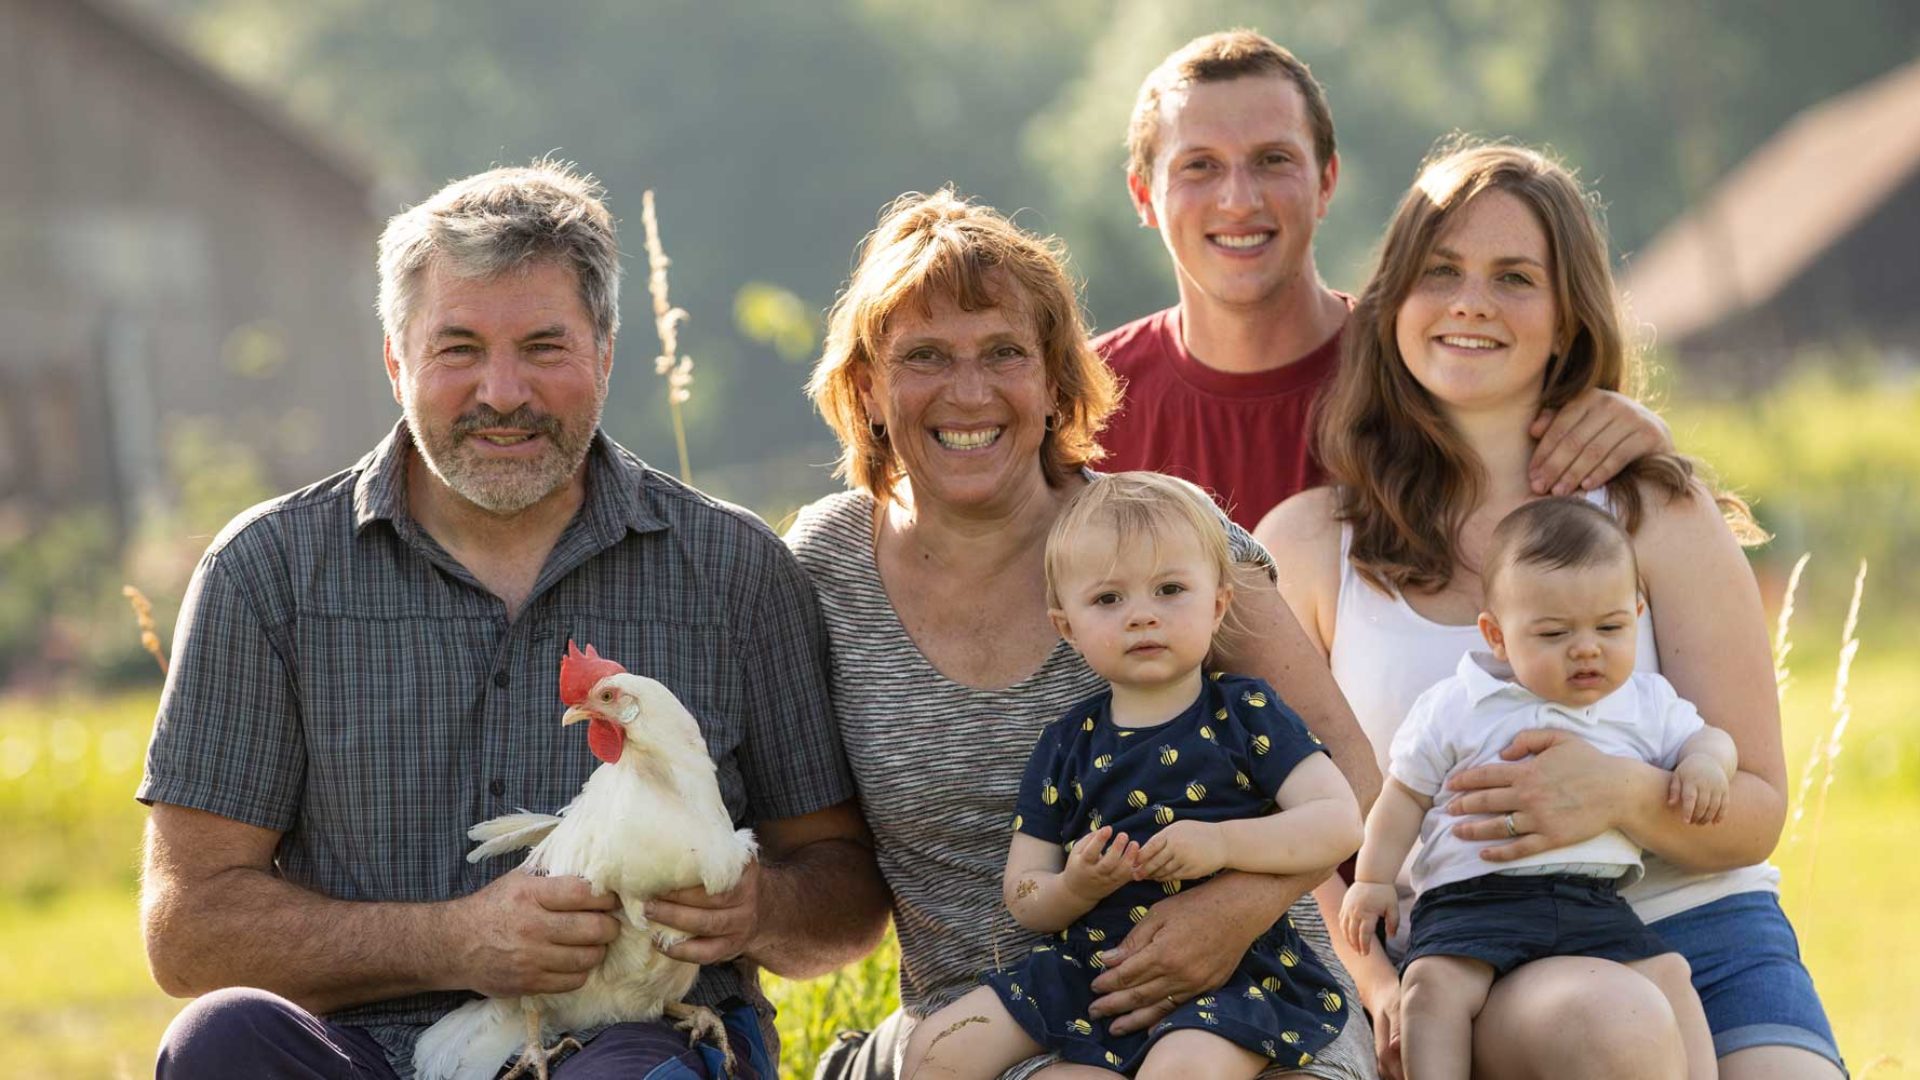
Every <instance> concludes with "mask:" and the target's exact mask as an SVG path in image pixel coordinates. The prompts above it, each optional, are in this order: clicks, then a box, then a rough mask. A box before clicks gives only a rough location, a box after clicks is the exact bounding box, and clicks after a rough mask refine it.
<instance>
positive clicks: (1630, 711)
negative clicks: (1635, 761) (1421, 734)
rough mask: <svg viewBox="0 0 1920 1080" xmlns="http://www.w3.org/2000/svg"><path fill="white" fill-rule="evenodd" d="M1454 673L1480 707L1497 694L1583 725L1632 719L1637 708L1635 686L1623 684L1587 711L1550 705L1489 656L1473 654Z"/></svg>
mask: <svg viewBox="0 0 1920 1080" xmlns="http://www.w3.org/2000/svg"><path fill="white" fill-rule="evenodd" d="M1454 673H1455V674H1457V675H1459V676H1460V679H1461V681H1462V682H1464V683H1466V686H1467V696H1468V698H1469V699H1470V700H1471V701H1472V702H1473V704H1475V705H1478V704H1480V703H1481V702H1483V701H1485V700H1487V699H1488V698H1491V697H1494V696H1495V695H1498V694H1507V695H1509V696H1511V697H1512V698H1514V700H1516V701H1519V702H1523V703H1528V704H1533V705H1538V706H1539V707H1541V708H1543V709H1551V710H1553V711H1554V712H1556V713H1559V714H1560V715H1562V716H1565V717H1567V718H1569V719H1572V720H1576V721H1579V722H1581V723H1594V722H1596V721H1610V720H1620V719H1629V720H1630V719H1631V718H1632V717H1633V715H1634V711H1635V708H1636V701H1635V699H1634V697H1633V696H1632V695H1633V682H1632V679H1631V678H1629V679H1628V681H1627V682H1624V683H1622V684H1620V688H1619V689H1617V690H1615V691H1614V692H1613V693H1611V694H1608V695H1607V696H1606V697H1603V698H1601V699H1600V700H1599V701H1596V702H1594V703H1593V704H1591V705H1587V706H1584V707H1575V706H1572V705H1562V704H1560V703H1559V702H1557V701H1548V700H1547V699H1545V698H1543V697H1541V696H1540V695H1538V694H1536V693H1534V692H1533V691H1531V690H1529V689H1527V688H1526V687H1524V686H1521V685H1520V684H1519V683H1517V682H1515V681H1514V680H1513V667H1512V665H1510V664H1508V663H1507V662H1506V661H1504V660H1502V659H1500V658H1499V657H1496V656H1494V655H1493V654H1492V653H1490V652H1483V651H1479V650H1471V651H1469V652H1468V653H1467V654H1466V655H1464V656H1462V657H1461V658H1460V663H1459V666H1457V667H1456V668H1455V669H1454Z"/></svg>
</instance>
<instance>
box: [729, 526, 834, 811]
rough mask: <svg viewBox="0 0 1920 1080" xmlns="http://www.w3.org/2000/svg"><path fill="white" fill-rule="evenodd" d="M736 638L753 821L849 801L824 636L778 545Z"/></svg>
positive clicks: (799, 578) (799, 576) (743, 756)
mask: <svg viewBox="0 0 1920 1080" xmlns="http://www.w3.org/2000/svg"><path fill="white" fill-rule="evenodd" d="M769 561H770V564H771V572H770V573H769V574H768V575H766V578H765V581H764V588H761V589H759V590H758V593H757V596H756V598H755V602H754V603H753V604H752V606H751V612H752V614H751V615H750V616H749V618H748V621H747V623H746V625H745V627H744V629H743V630H742V632H741V639H742V641H743V649H742V656H743V660H744V662H743V663H742V664H741V669H740V672H739V675H740V678H741V679H742V680H743V681H744V683H745V686H746V696H745V701H744V708H745V709H746V734H745V737H744V738H742V739H741V742H740V747H739V751H738V753H739V761H740V774H741V779H742V780H743V781H744V782H745V784H746V788H747V804H748V806H749V808H750V812H751V815H752V817H753V820H754V821H780V820H783V819H786V818H795V817H800V816H801V815H803V814H810V813H813V812H814V811H816V810H824V809H826V808H827V807H829V806H833V805H835V804H838V803H843V802H846V801H847V800H849V799H851V798H853V797H854V786H853V774H852V771H851V770H850V769H849V768H848V767H847V758H846V754H845V752H844V751H843V750H842V748H841V746H840V733H839V731H838V729H837V727H836V725H835V723H834V719H833V704H832V700H831V698H830V697H829V696H828V692H827V635H826V627H825V626H824V625H823V624H822V622H821V619H820V610H819V607H818V606H817V605H816V604H815V602H814V597H813V587H812V585H810V584H809V583H808V581H807V578H806V575H805V573H804V572H802V571H801V569H800V564H799V563H798V562H796V561H795V560H794V557H793V555H792V554H791V553H790V552H788V551H787V549H786V547H785V545H782V544H780V543H779V542H778V541H773V542H772V544H771V554H770V557H769Z"/></svg>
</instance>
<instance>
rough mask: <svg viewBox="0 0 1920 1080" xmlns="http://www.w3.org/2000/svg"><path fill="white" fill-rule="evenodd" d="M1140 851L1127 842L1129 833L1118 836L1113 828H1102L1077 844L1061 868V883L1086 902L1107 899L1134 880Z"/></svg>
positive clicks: (1130, 841)
mask: <svg viewBox="0 0 1920 1080" xmlns="http://www.w3.org/2000/svg"><path fill="white" fill-rule="evenodd" d="M1109 840H1111V841H1112V842H1111V843H1109V842H1108V841H1109ZM1139 852H1140V845H1139V844H1137V843H1135V842H1133V841H1132V840H1129V839H1127V834H1126V833H1121V834H1119V835H1118V836H1115V835H1114V832H1113V826H1111V825H1102V826H1100V827H1099V828H1098V829H1095V830H1093V831H1092V832H1090V833H1088V834H1087V835H1085V836H1083V837H1081V838H1080V839H1079V841H1077V842H1076V843H1075V844H1074V845H1073V850H1072V851H1071V852H1069V853H1068V854H1067V864H1066V865H1065V866H1063V867H1061V868H1060V880H1061V883H1062V884H1063V885H1065V886H1066V887H1067V890H1068V891H1069V892H1071V893H1073V894H1074V895H1075V896H1078V897H1080V898H1081V899H1083V900H1088V901H1098V900H1102V899H1105V898H1106V897H1107V896H1108V895H1109V894H1110V893H1112V892H1113V890H1115V889H1117V888H1119V887H1120V886H1122V885H1124V884H1126V883H1127V882H1129V881H1132V880H1133V860H1134V857H1135V856H1136V855H1138V854H1139Z"/></svg>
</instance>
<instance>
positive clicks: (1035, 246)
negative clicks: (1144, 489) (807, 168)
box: [807, 188, 1120, 500]
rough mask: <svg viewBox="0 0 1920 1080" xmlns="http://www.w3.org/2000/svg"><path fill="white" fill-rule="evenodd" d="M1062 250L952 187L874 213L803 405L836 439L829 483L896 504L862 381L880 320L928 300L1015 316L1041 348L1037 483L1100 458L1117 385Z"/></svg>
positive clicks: (883, 324) (892, 467)
mask: <svg viewBox="0 0 1920 1080" xmlns="http://www.w3.org/2000/svg"><path fill="white" fill-rule="evenodd" d="M1066 261H1067V260H1066V253H1065V251H1064V249H1063V247H1062V245H1061V244H1060V242H1059V241H1058V240H1055V239H1052V238H1043V237H1039V236H1035V235H1034V234H1032V233H1029V232H1027V231H1026V230H1024V229H1022V228H1020V227H1019V226H1017V225H1015V224H1014V223H1013V222H1011V221H1009V220H1008V219H1007V218H1006V216H1005V215H1003V214H1001V213H1000V212H999V211H997V210H994V209H993V208H991V207H987V206H980V205H977V204H975V203H971V202H968V201H967V200H966V199H964V198H962V197H961V196H959V195H958V194H956V193H955V192H954V191H953V190H952V189H951V188H942V189H941V190H939V191H936V192H934V193H933V194H931V195H923V194H921V193H919V192H908V193H907V194H905V195H902V196H900V197H899V198H897V199H895V200H894V201H893V202H892V203H891V204H889V205H888V206H887V207H886V209H885V210H883V211H882V212H881V214H880V224H879V226H878V227H877V228H875V229H874V230H873V232H871V233H869V234H867V237H866V239H865V240H863V241H862V246H861V252H860V259H859V262H858V264H857V265H856V266H855V267H854V271H853V277H852V279H851V280H850V281H849V282H848V284H847V287H846V289H845V291H843V292H842V293H841V294H840V298H839V299H838V300H836V301H835V302H834V305H833V309H832V311H830V312H829V313H828V315H827V340H826V345H825V348H824V350H823V351H822V353H821V356H820V360H819V362H818V363H816V364H815V365H814V369H813V376H812V378H811V379H809V380H808V382H807V396H808V397H810V398H811V399H813V403H814V405H815V407H817V408H818V409H819V410H820V414H821V416H823V417H824V418H825V419H826V421H827V426H828V427H830V428H832V429H833V433H834V435H836V436H837V437H838V438H839V440H840V462H839V466H838V467H837V468H836V469H835V471H834V475H835V476H840V477H843V478H845V479H846V481H847V482H848V483H849V484H850V485H852V486H854V487H857V488H861V489H863V490H865V491H867V492H868V493H869V494H871V495H872V496H873V497H874V498H875V499H880V500H885V499H888V498H891V497H892V496H893V495H894V493H895V492H894V489H895V486H896V485H897V484H898V482H899V480H900V478H901V465H900V462H899V459H898V458H897V457H896V456H895V455H894V453H893V448H892V447H891V446H889V445H888V443H887V440H886V438H885V436H884V435H882V434H877V433H875V431H874V430H873V425H872V422H871V419H870V418H869V417H868V416H867V411H866V407H865V406H864V404H862V402H861V400H860V384H861V380H862V378H863V377H870V375H871V372H872V371H873V369H874V367H875V365H876V364H878V363H879V362H880V350H881V346H882V343H883V342H884V340H885V338H886V333H887V322H888V320H889V319H891V318H892V317H893V315H894V313H895V312H897V311H899V310H901V309H902V308H903V307H905V306H906V305H908V304H913V305H915V306H916V307H917V308H918V309H919V311H920V312H922V313H923V314H930V313H931V312H932V309H933V300H934V298H935V297H944V298H946V299H949V300H952V301H953V302H954V303H955V304H956V305H958V306H959V308H960V309H961V310H962V311H982V310H987V309H991V308H997V307H1001V306H1013V307H1017V308H1021V309H1024V310H1025V311H1026V312H1027V313H1028V314H1029V315H1030V316H1031V317H1032V318H1033V320H1034V329H1035V331H1036V334H1037V336H1038V337H1039V339H1040V350H1041V356H1042V362H1043V364H1044V367H1045V371H1046V377H1047V385H1048V387H1049V388H1050V389H1051V391H1052V394H1053V423H1052V428H1051V430H1049V431H1048V432H1047V434H1046V437H1045V439H1044V440H1043V441H1042V443H1041V446H1040V464H1041V468H1042V469H1043V470H1044V472H1045V474H1046V478H1047V483H1049V484H1052V485H1055V486H1058V485H1059V484H1061V483H1062V482H1064V481H1065V480H1066V478H1068V477H1069V476H1072V475H1073V474H1075V473H1077V472H1078V471H1079V470H1080V468H1081V467H1082V466H1084V465H1086V464H1088V463H1090V462H1093V461H1097V460H1099V458H1100V457H1101V455H1102V453H1103V451H1102V450H1101V449H1100V445H1099V443H1098V442H1097V441H1096V437H1097V436H1098V435H1099V433H1100V431H1101V429H1102V428H1104V427H1105V426H1106V423H1107V418H1108V417H1109V416H1111V415H1112V414H1113V411H1114V409H1115V408H1116V407H1118V405H1119V402H1120V384H1119V380H1118V379H1116V378H1115V376H1114V374H1113V372H1112V370H1111V369H1109V368H1108V367H1107V365H1106V362H1105V361H1103V360H1101V359H1100V357H1099V356H1098V355H1097V354H1095V353H1094V351H1093V347H1092V345H1091V344H1090V343H1089V341H1088V340H1087V330H1086V323H1085V321H1084V320H1083V319H1082V318H1081V316H1080V303H1079V297H1078V294H1077V292H1076V290H1075V288H1074V283H1073V280H1072V279H1071V278H1070V277H1069V276H1068V274H1067V267H1066Z"/></svg>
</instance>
